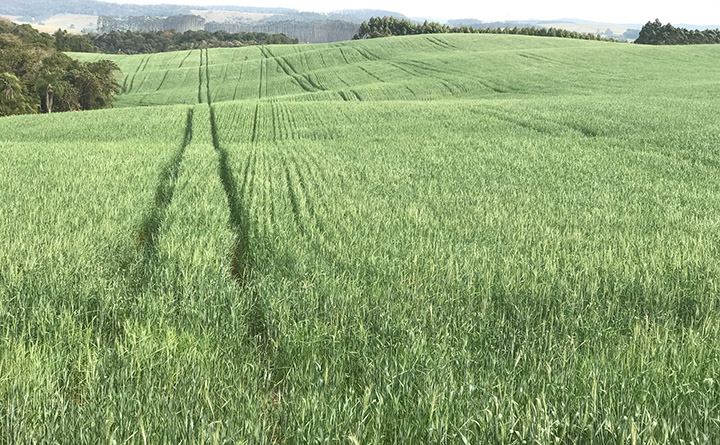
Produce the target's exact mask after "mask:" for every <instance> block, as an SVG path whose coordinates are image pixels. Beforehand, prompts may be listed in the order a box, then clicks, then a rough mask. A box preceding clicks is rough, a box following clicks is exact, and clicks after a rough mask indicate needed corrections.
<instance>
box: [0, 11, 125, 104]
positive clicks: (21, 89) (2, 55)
mask: <svg viewBox="0 0 720 445" xmlns="http://www.w3.org/2000/svg"><path fill="white" fill-rule="evenodd" d="M117 70H119V68H118V66H117V65H116V64H115V63H114V62H111V61H109V60H99V61H97V62H80V61H77V60H74V59H71V58H70V57H68V56H67V55H65V54H63V53H62V52H60V51H58V50H57V48H56V40H55V37H53V36H51V35H49V34H45V33H41V32H38V31H36V30H34V29H33V28H32V27H30V25H17V24H14V23H12V22H9V21H5V20H0V116H8V115H14V114H30V113H52V112H56V111H75V110H92V109H98V108H108V107H111V106H112V105H113V102H114V98H115V94H117V92H118V91H120V87H119V85H118V83H117V80H116V79H115V71H117Z"/></svg>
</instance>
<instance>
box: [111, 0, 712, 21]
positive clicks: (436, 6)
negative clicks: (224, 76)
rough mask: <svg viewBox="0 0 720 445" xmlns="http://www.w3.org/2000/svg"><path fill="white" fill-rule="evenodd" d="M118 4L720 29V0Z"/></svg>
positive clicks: (181, 0)
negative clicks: (665, 24) (373, 11)
mask: <svg viewBox="0 0 720 445" xmlns="http://www.w3.org/2000/svg"><path fill="white" fill-rule="evenodd" d="M106 1H113V2H114V3H138V4H157V3H172V4H185V5H206V6H209V5H219V4H221V5H234V6H265V7H273V6H275V7H285V8H293V9H299V10H302V11H316V12H330V11H336V10H338V9H385V10H390V11H395V12H400V13H402V14H405V15H407V16H409V17H428V18H434V19H439V20H446V19H452V18H475V19H479V20H484V21H493V20H522V19H540V20H548V19H558V18H574V19H583V20H592V21H598V22H612V23H645V22H647V21H648V20H651V19H655V18H660V20H662V21H663V22H668V21H670V22H672V23H691V24H695V25H711V24H714V25H720V0H683V1H673V2H670V1H668V0H599V1H588V0H546V1H536V0H494V1H482V0H480V1H478V0H433V1H412V0H340V1H338V0H264V1H263V0H106Z"/></svg>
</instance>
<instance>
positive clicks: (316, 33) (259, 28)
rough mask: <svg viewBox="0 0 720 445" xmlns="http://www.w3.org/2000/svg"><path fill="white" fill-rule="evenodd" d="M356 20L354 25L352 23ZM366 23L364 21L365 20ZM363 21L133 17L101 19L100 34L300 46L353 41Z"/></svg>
mask: <svg viewBox="0 0 720 445" xmlns="http://www.w3.org/2000/svg"><path fill="white" fill-rule="evenodd" d="M349 19H352V21H349ZM363 19H364V18H363ZM361 21H362V20H361V19H358V17H357V15H356V14H352V13H347V14H328V15H324V14H317V13H292V14H279V15H274V16H271V17H267V18H265V19H262V20H258V21H236V22H223V23H219V22H206V21H205V19H203V18H202V17H200V16H197V15H187V14H186V15H174V16H170V17H152V16H131V17H111V16H100V17H99V18H98V32H99V33H101V34H104V33H110V32H113V31H143V32H145V31H168V30H175V31H179V32H184V31H199V30H205V31H210V32H215V31H227V32H230V33H265V34H285V35H286V36H290V37H291V38H294V39H297V40H298V41H299V42H303V43H305V42H308V43H324V42H337V41H342V40H350V38H352V36H353V34H355V33H356V32H357V30H358V26H359V25H360V22H361Z"/></svg>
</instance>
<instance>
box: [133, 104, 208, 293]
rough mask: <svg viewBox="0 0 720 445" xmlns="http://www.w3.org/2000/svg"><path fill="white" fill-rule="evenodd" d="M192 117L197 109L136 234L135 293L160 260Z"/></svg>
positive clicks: (186, 123) (191, 128) (190, 131)
mask: <svg viewBox="0 0 720 445" xmlns="http://www.w3.org/2000/svg"><path fill="white" fill-rule="evenodd" d="M193 116H194V108H192V107H191V108H189V109H188V112H187V117H186V122H185V135H184V137H183V140H182V142H181V144H180V147H179V148H178V149H177V150H176V151H175V153H174V154H173V156H172V157H171V158H170V160H169V161H168V162H167V163H166V164H165V166H164V167H163V169H162V170H161V172H160V175H159V180H158V183H157V187H156V188H155V193H154V195H153V201H152V206H151V207H150V210H149V211H148V212H147V214H146V216H145V217H144V218H143V220H142V222H141V223H140V228H139V230H138V232H137V237H136V246H137V248H138V254H137V256H136V258H135V259H134V260H133V263H134V265H133V267H131V268H130V270H129V273H128V275H127V278H128V282H129V284H130V287H131V288H132V289H134V290H136V291H137V290H139V289H141V288H142V287H144V286H146V285H147V282H148V281H149V278H150V276H149V274H150V273H151V272H150V271H151V268H152V263H153V262H154V261H155V260H156V257H157V243H158V240H159V237H160V229H161V228H162V225H163V223H164V221H165V214H166V213H167V209H168V207H169V206H170V204H171V203H172V200H173V196H174V195H175V189H176V187H177V181H178V178H179V176H180V171H181V168H182V161H183V159H184V157H185V151H186V149H187V147H188V145H190V143H191V142H192V139H193Z"/></svg>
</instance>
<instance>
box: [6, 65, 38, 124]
mask: <svg viewBox="0 0 720 445" xmlns="http://www.w3.org/2000/svg"><path fill="white" fill-rule="evenodd" d="M35 108H36V107H33V100H32V98H30V97H27V93H26V92H25V91H24V88H23V85H22V84H21V83H20V79H18V78H17V77H15V76H14V75H13V74H10V73H1V74H0V116H11V115H13V114H28V113H34V112H35Z"/></svg>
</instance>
